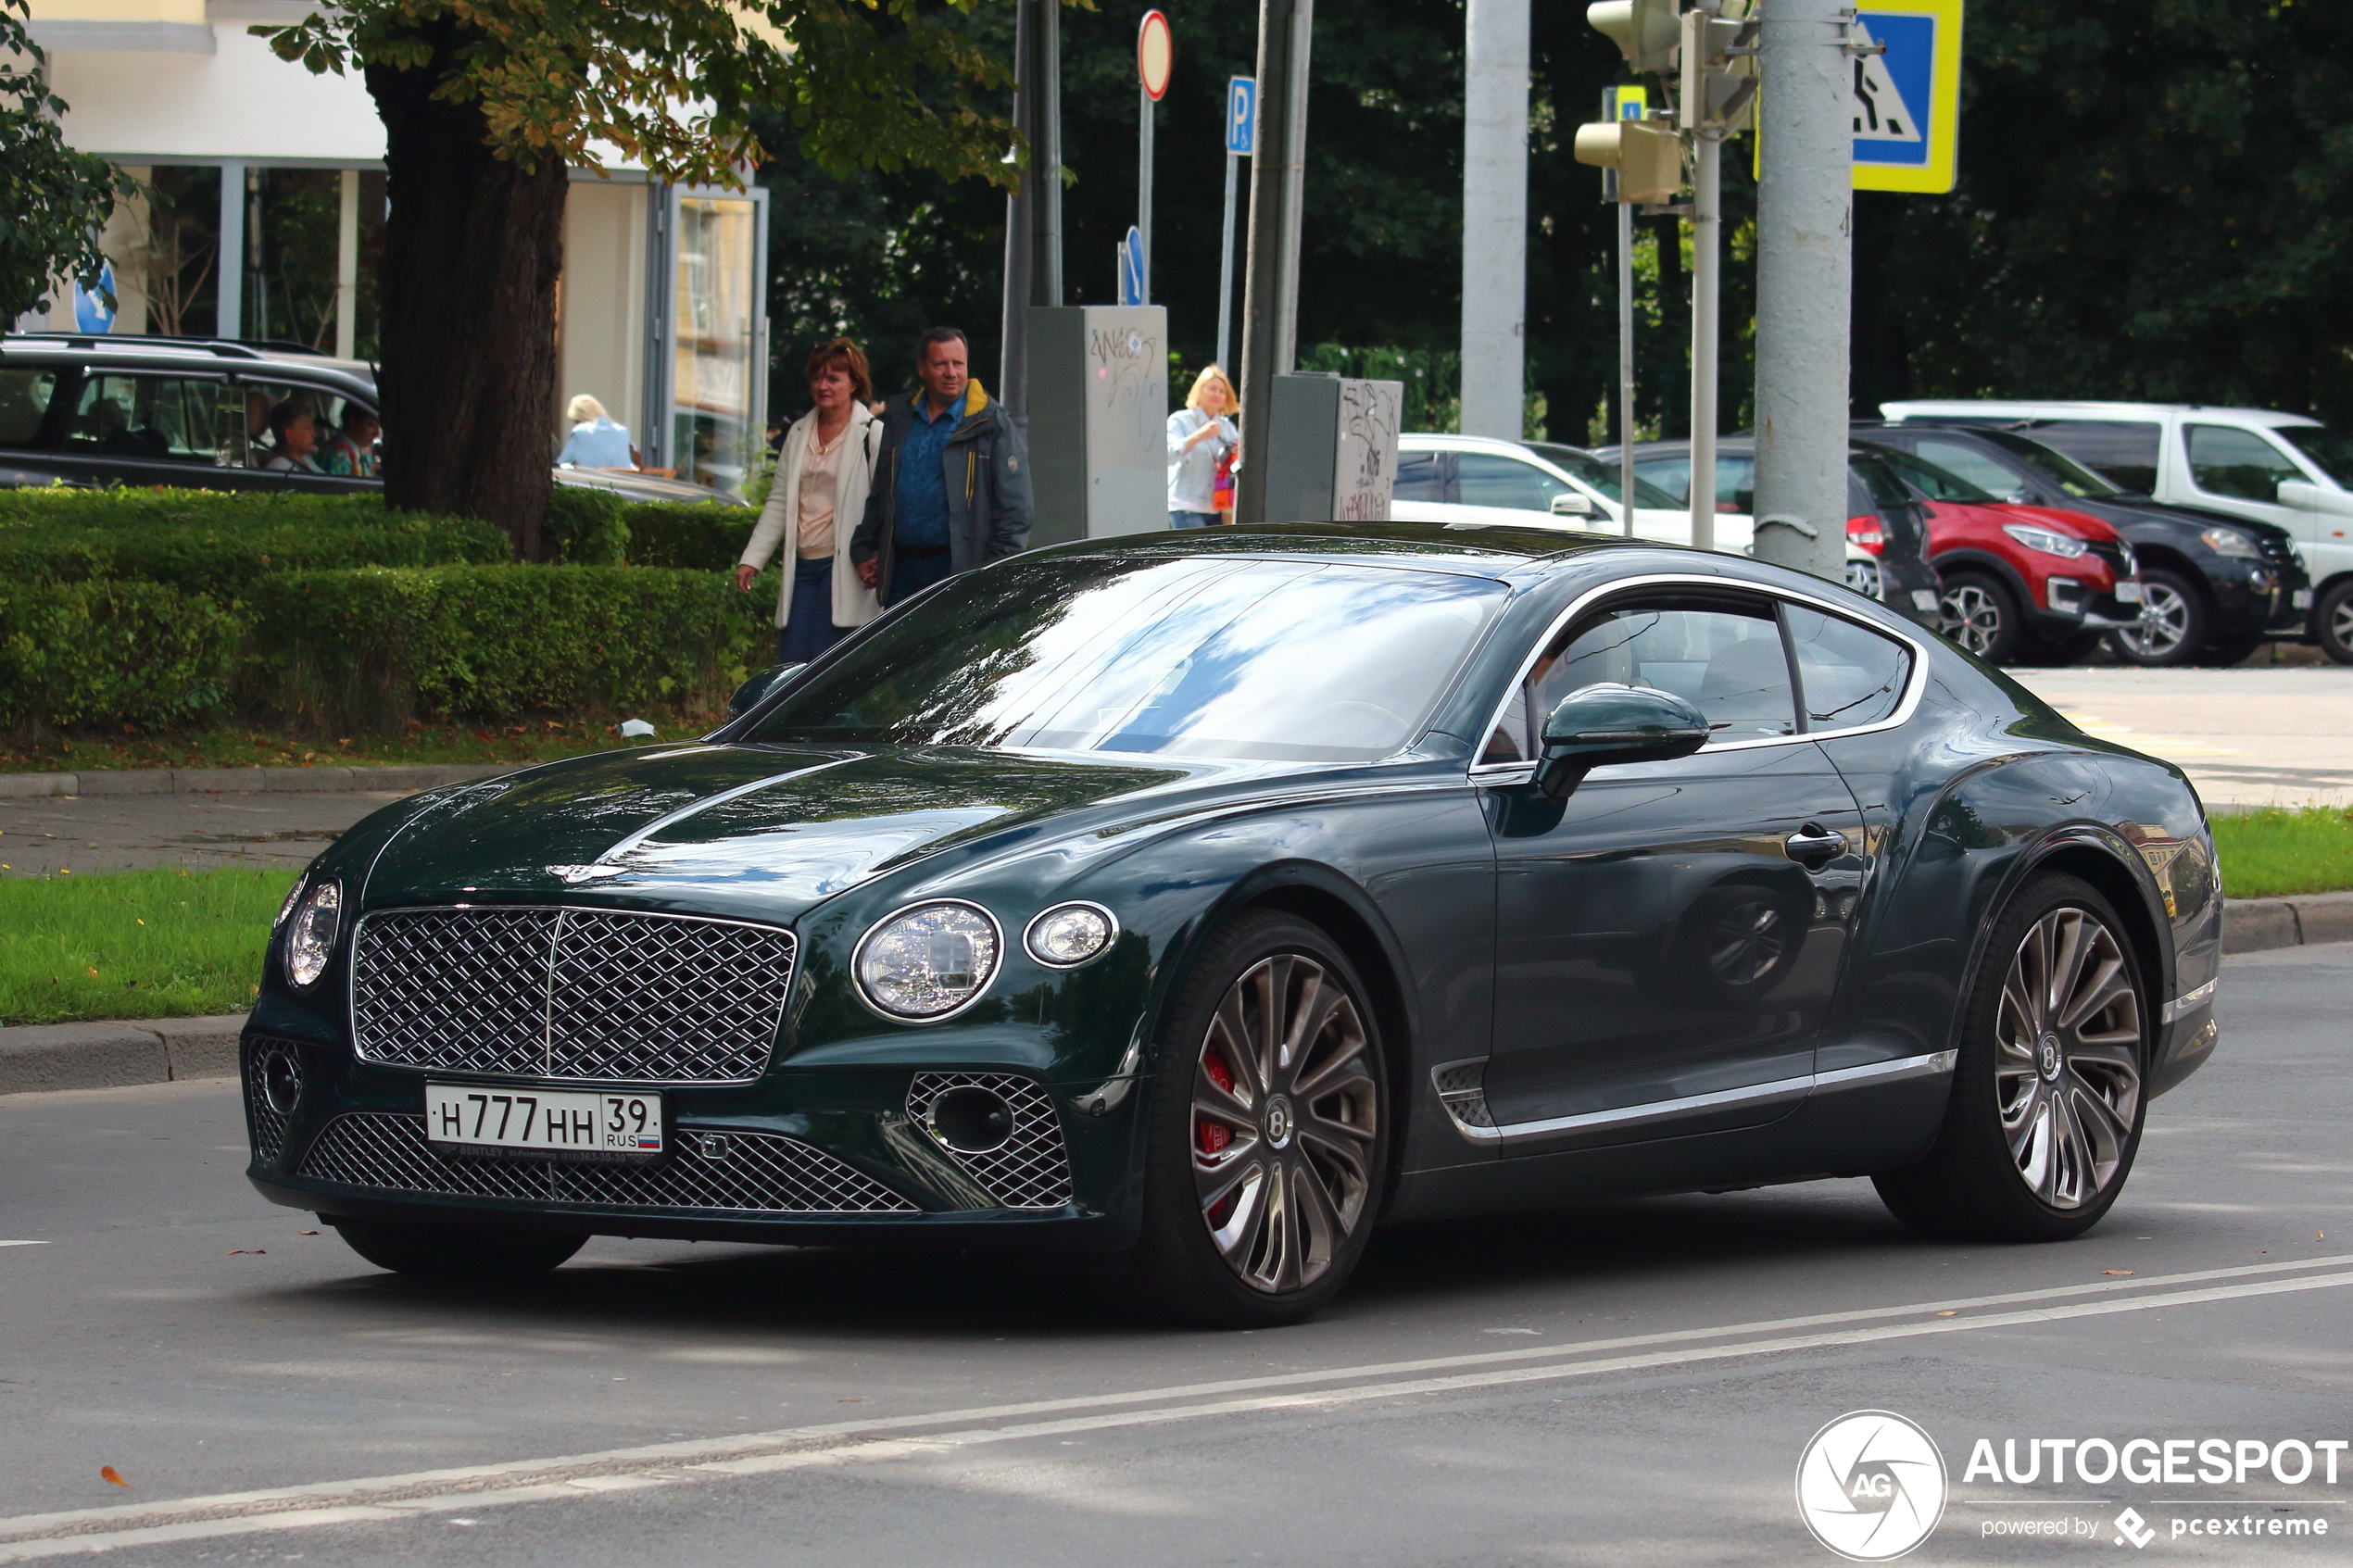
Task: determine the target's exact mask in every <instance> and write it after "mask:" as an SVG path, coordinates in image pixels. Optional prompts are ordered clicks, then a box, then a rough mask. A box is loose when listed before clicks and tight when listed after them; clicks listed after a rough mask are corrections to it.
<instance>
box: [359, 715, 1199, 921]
mask: <svg viewBox="0 0 2353 1568" xmlns="http://www.w3.org/2000/svg"><path fill="white" fill-rule="evenodd" d="M1219 771H1223V770H1220V769H1218V768H1216V767H1215V766H1214V765H1211V766H1207V767H1200V766H1194V765H1189V764H1188V765H1175V766H1139V765H1138V764H1137V763H1136V762H1135V761H1134V760H1132V759H1104V760H1102V761H1094V760H1090V759H1083V758H1057V757H1038V756H1027V755H1014V754H1008V753H1004V752H985V751H977V750H966V749H959V748H952V747H922V748H918V747H891V748H880V747H869V748H858V747H843V748H828V747H815V746H811V747H791V748H787V747H776V746H667V747H660V748H654V749H648V750H642V751H627V752H608V753H605V754H603V755H601V756H598V757H586V758H577V759H573V760H571V761H568V762H560V763H554V764H550V765H548V766H546V767H542V768H535V769H531V770H528V771H523V772H521V773H515V774H510V775H508V776H507V777H505V778H501V779H492V780H488V781H485V782H484V783H481V784H463V785H459V786H456V787H454V788H452V789H449V790H447V791H446V792H444V793H443V794H442V795H441V796H440V797H438V798H436V799H434V800H432V801H431V802H430V803H428V804H425V805H423V806H422V808H416V809H413V812H414V814H413V815H412V816H411V817H410V818H409V822H407V823H406V824H405V825H404V826H402V827H401V828H399V829H398V830H397V831H396V832H395V833H394V834H392V835H391V837H390V838H389V840H388V841H387V842H385V843H384V847H383V848H382V849H381V850H380V851H379V852H378V853H377V854H376V855H375V857H374V859H373V861H372V863H371V865H370V866H369V868H368V870H367V872H366V873H365V878H364V882H363V884H362V888H361V892H360V897H359V901H360V903H361V905H362V906H363V907H365V908H372V909H382V908H385V907H388V906H396V905H404V904H442V903H456V902H467V901H482V902H506V901H529V900H536V899H544V898H550V897H560V896H569V897H589V898H592V899H595V900H598V901H602V900H604V899H607V898H610V899H612V900H614V901H617V902H623V903H628V904H634V905H638V906H641V907H654V908H661V907H677V908H688V907H691V908H694V909H701V910H705V911H707V912H712V913H733V914H738V915H742V916H744V917H746V918H753V919H763V920H780V921H781V920H789V919H792V918H793V917H795V916H797V915H798V914H799V912H800V911H802V910H803V909H808V908H809V907H811V906H812V905H813V904H816V903H818V902H819V901H821V900H823V899H825V898H828V897H832V896H833V895H835V894H837V893H839V892H841V891H843V890H844V889H846V888H849V887H852V886H855V885H856V884H859V883H861V882H863V881H865V880H867V879H869V878H871V877H874V876H876V875H879V874H881V873H883V872H887V871H888V870H890V869H891V868H892V867H894V866H896V865H899V864H901V863H903V862H905V861H907V860H909V859H913V858H916V857H918V856H923V855H926V854H932V853H936V852H937V851H940V850H942V849H946V848H949V847H953V846H956V845H960V844H963V843H968V842H970V841H972V840H975V839H977V838H980V837H982V836H984V835H994V834H1002V833H1005V832H1007V831H1009V830H1016V829H1020V828H1022V827H1025V826H1027V825H1030V824H1034V823H1036V822H1038V821H1039V820H1041V819H1043V818H1046V817H1049V816H1053V815H1057V814H1060V813H1065V812H1071V811H1075V810H1080V809H1085V808H1088V807H1089V806H1093V805H1097V804H1099V803H1101V802H1103V801H1107V800H1111V799H1114V798H1116V797H1125V796H1132V795H1135V794H1137V793H1139V792H1140V791H1148V790H1151V791H1156V790H1160V789H1163V788H1165V787H1166V786H1168V785H1171V784H1180V783H1183V782H1185V781H1188V780H1189V779H1191V778H1194V777H1195V776H1197V775H1199V774H1202V773H1212V774H1214V773H1216V772H1219Z"/></svg>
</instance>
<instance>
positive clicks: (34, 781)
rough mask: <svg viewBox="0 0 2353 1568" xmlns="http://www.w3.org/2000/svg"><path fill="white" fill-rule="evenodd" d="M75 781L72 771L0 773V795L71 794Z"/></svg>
mask: <svg viewBox="0 0 2353 1568" xmlns="http://www.w3.org/2000/svg"><path fill="white" fill-rule="evenodd" d="M76 782H77V775H75V774H72V773H0V797H7V798H15V797H21V796H28V795H72V794H74V793H75V785H76Z"/></svg>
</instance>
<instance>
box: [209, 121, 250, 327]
mask: <svg viewBox="0 0 2353 1568" xmlns="http://www.w3.org/2000/svg"><path fill="white" fill-rule="evenodd" d="M212 276H213V288H214V291H215V292H214V295H213V300H214V309H213V328H212V332H213V335H214V336H215V337H243V336H244V335H245V165H244V164H243V163H240V162H238V161H236V160H235V159H231V160H229V161H227V162H225V163H223V164H221V166H220V245H219V247H218V248H217V249H216V250H215V251H214V253H213V264H212Z"/></svg>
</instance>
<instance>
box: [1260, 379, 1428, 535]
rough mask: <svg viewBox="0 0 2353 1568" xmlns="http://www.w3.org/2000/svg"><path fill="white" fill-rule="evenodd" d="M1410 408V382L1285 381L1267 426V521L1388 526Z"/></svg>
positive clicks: (1277, 382)
mask: <svg viewBox="0 0 2353 1568" xmlns="http://www.w3.org/2000/svg"><path fill="white" fill-rule="evenodd" d="M1404 406H1405V383H1403V382H1394V381H1354V380H1351V379H1349V378H1347V377H1343V376H1332V375H1321V376H1307V375H1290V376H1277V377H1276V378H1275V391H1274V397H1273V407H1272V408H1269V409H1268V410H1267V415H1268V417H1267V420H1266V421H1265V431H1266V458H1265V461H1266V521H1268V522H1387V521H1389V502H1390V492H1391V491H1392V490H1393V489H1394V487H1395V485H1396V483H1397V426H1398V424H1399V422H1400V420H1401V419H1402V417H1403V410H1404ZM1251 460H1255V459H1254V458H1252V459H1251Z"/></svg>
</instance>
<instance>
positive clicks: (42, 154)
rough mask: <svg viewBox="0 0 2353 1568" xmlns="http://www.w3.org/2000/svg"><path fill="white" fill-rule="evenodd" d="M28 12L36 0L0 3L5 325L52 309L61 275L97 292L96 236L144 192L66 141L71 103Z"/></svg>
mask: <svg viewBox="0 0 2353 1568" xmlns="http://www.w3.org/2000/svg"><path fill="white" fill-rule="evenodd" d="M30 15H31V9H30V0H0V323H5V322H9V321H14V320H16V319H17V318H18V317H19V316H21V315H23V314H24V313H25V312H26V311H28V310H38V309H42V308H44V307H46V306H47V305H48V303H49V288H50V283H51V282H52V281H53V280H54V279H56V278H57V276H58V275H59V274H61V273H62V274H67V275H69V276H71V277H73V278H74V279H75V280H76V281H78V282H80V283H81V284H82V286H83V287H84V288H97V287H99V286H100V276H99V270H100V269H101V268H103V267H105V266H106V264H107V258H106V257H105V256H103V255H101V254H100V253H99V250H98V231H99V230H100V229H102V228H104V227H105V226H106V221H107V217H108V216H109V215H110V214H112V212H113V211H114V204H115V200H116V198H117V197H119V196H128V195H131V194H133V193H134V192H135V191H136V190H137V188H138V187H137V186H136V185H134V184H133V183H132V181H131V178H130V176H128V175H126V174H123V173H122V172H120V170H118V169H115V168H114V167H113V166H112V165H110V164H108V163H107V160H106V159H105V158H102V157H98V156H97V155H96V154H94V153H78V152H75V151H74V150H73V149H72V148H71V147H69V146H67V145H66V139H65V132H64V131H63V130H62V128H60V126H59V125H58V123H57V122H58V119H60V117H62V116H63V115H64V114H65V112H66V104H65V100H64V99H62V98H60V97H58V96H57V94H55V93H52V92H50V91H49V83H48V79H47V77H46V76H45V75H44V74H43V73H44V70H45V69H46V67H47V65H48V57H47V56H44V54H43V53H42V52H41V50H40V48H39V47H38V46H36V45H35V44H33V42H32V40H31V38H30V37H29V36H27V34H26V32H25V21H26V19H27V18H28V17H29V16H30ZM113 305H114V296H113V295H112V294H111V293H108V294H107V306H108V307H109V308H111V307H112V306H113Z"/></svg>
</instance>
